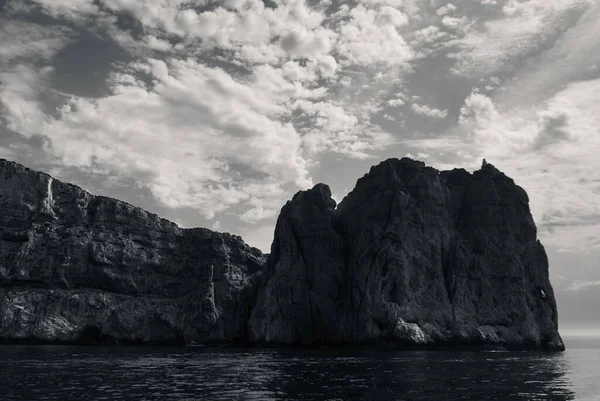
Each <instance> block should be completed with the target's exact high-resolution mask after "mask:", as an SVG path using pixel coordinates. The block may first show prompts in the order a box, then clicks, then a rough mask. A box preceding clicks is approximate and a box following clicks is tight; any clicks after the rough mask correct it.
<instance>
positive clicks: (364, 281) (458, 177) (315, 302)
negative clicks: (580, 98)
mask: <svg viewBox="0 0 600 401" xmlns="http://www.w3.org/2000/svg"><path fill="white" fill-rule="evenodd" d="M335 206H336V204H335V201H333V200H332V199H331V194H330V191H329V188H328V187H327V186H325V185H323V184H319V185H317V186H315V187H314V188H313V189H311V190H309V191H304V192H299V193H298V194H296V195H295V196H294V198H293V199H292V200H291V201H290V202H288V204H287V205H285V206H284V207H283V209H282V211H281V215H280V217H279V220H278V221H277V226H276V230H275V239H274V242H273V245H272V249H271V252H272V255H271V259H270V261H269V263H268V267H267V270H266V273H265V275H264V281H263V284H262V288H261V290H259V293H260V295H259V298H258V303H257V305H256V306H255V307H254V309H253V312H252V317H251V318H250V322H249V336H250V339H251V341H253V342H264V343H281V344H319V343H334V344H368V343H390V344H394V343H396V344H403V345H419V346H433V345H438V346H439V345H458V346H467V345H476V346H501V347H509V348H534V349H563V348H564V346H563V344H562V340H561V338H560V336H559V334H558V331H557V310H556V302H555V299H554V293H553V291H552V286H551V285H550V282H549V279H548V260H547V258H546V254H545V251H544V248H543V246H542V245H541V244H540V242H539V241H538V240H537V238H536V227H535V224H534V222H533V219H532V217H531V213H530V211H529V205H528V198H527V194H526V193H525V191H524V190H523V189H522V188H520V187H519V186H517V185H515V183H514V182H513V180H512V179H510V178H508V177H507V176H505V175H504V174H503V173H501V172H500V171H498V170H497V169H496V168H494V167H493V166H492V165H491V164H485V165H484V166H483V167H482V169H481V170H479V171H476V172H475V173H474V174H470V173H468V172H467V171H465V170H462V169H460V170H458V169H455V170H452V171H442V172H439V171H437V170H435V169H433V168H430V167H426V166H425V165H424V164H423V163H421V162H417V161H413V160H410V159H402V160H397V159H390V160H387V161H385V162H382V163H381V164H379V165H378V166H375V167H373V168H371V171H370V172H369V173H368V174H366V175H365V176H364V177H363V178H361V179H359V180H358V182H357V185H356V188H355V189H354V190H353V191H352V192H351V193H350V194H349V195H348V196H346V197H345V198H344V199H343V200H342V201H341V203H340V204H339V206H338V207H337V208H335Z"/></svg>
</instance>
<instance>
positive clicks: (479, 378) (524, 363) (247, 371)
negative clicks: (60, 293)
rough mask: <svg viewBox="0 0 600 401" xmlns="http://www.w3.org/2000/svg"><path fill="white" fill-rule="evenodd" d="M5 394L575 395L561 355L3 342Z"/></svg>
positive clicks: (0, 372) (1, 385) (380, 399)
mask: <svg viewBox="0 0 600 401" xmlns="http://www.w3.org/2000/svg"><path fill="white" fill-rule="evenodd" d="M0 359H2V360H3V362H4V363H2V364H1V365H0V376H1V377H2V378H3V380H2V381H1V382H0V393H1V394H3V396H2V399H3V400H17V399H28V400H71V399H72V400H79V399H98V400H99V399H107V400H119V399H121V400H123V399H136V400H170V399H186V400H194V399H210V400H237V399H240V400H284V399H285V400H296V399H297V400H300V399H302V400H377V401H384V400H411V401H412V400H449V399H452V400H528V401H530V400H557V401H558V400H561V401H562V400H574V399H576V396H575V393H574V391H573V389H572V384H571V381H570V380H569V375H571V374H573V372H572V367H571V366H570V360H569V356H568V354H564V353H560V354H553V353H548V354H541V353H540V354H538V353H514V352H479V353H476V352H427V351H421V352H417V351H414V352H413V351H411V352H396V351H383V350H357V349H353V350H299V349H296V350H274V349H252V350H242V349H223V348H218V349H204V348H145V347H143V348H107V347H88V348H84V347H60V346H40V347H14V346H13V347H6V346H2V347H0Z"/></svg>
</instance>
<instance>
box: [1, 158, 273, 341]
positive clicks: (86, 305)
mask: <svg viewBox="0 0 600 401" xmlns="http://www.w3.org/2000/svg"><path fill="white" fill-rule="evenodd" d="M265 259H266V258H265V256H263V255H262V253H261V252H260V251H259V250H258V249H255V248H250V247H249V246H248V245H246V244H244V242H243V241H242V239H241V238H239V237H237V236H232V235H229V234H221V233H216V232H212V231H210V230H207V229H189V230H185V229H181V228H178V227H177V226H176V225H175V224H173V223H171V222H169V221H166V220H163V219H160V218H159V217H157V216H156V215H153V214H150V213H147V212H145V211H144V210H142V209H139V208H136V207H133V206H131V205H129V204H127V203H125V202H121V201H118V200H115V199H110V198H105V197H99V196H92V195H90V194H89V193H87V192H85V191H83V190H82V189H81V188H79V187H76V186H74V185H69V184H65V183H62V182H60V181H57V180H53V179H52V178H51V177H50V176H48V175H46V174H43V173H39V172H35V171H32V170H29V169H27V168H25V167H23V166H21V165H18V164H16V163H11V162H8V161H6V160H0V340H3V341H32V342H38V341H39V342H83V343H183V342H187V343H189V342H208V341H239V340H243V339H244V338H245V337H246V321H247V320H248V317H249V314H250V310H251V308H252V305H253V304H254V302H255V301H254V299H255V296H256V295H255V293H254V287H255V286H253V285H252V282H253V274H254V273H259V272H260V270H261V269H262V267H263V265H264V263H265ZM254 275H256V274H254Z"/></svg>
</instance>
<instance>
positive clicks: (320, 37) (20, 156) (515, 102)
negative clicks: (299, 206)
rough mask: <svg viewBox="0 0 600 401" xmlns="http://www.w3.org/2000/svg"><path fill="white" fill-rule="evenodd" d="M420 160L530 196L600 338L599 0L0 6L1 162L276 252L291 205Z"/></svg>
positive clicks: (564, 316)
mask: <svg viewBox="0 0 600 401" xmlns="http://www.w3.org/2000/svg"><path fill="white" fill-rule="evenodd" d="M404 156H408V157H413V158H416V159H419V160H422V161H424V162H426V163H427V164H428V165H431V166H433V167H436V168H438V169H450V168H454V167H464V168H466V169H468V170H476V169H478V167H479V166H480V165H481V160H482V158H486V159H487V161H488V162H490V163H492V164H494V165H495V166H496V167H497V168H499V169H500V170H502V171H503V172H505V173H506V174H507V175H509V176H510V177H512V178H513V179H514V180H515V181H516V182H517V184H519V185H521V186H522V187H523V188H525V189H526V191H527V192H528V194H529V197H530V201H531V203H530V205H531V209H532V213H533V215H534V219H535V221H536V224H537V226H538V236H539V237H540V239H541V241H542V243H543V244H544V245H545V247H546V250H547V252H548V256H549V259H550V275H551V280H552V283H553V286H554V288H555V291H556V293H557V299H558V303H559V317H560V325H561V332H563V333H565V332H567V333H569V332H578V330H579V332H580V333H581V332H582V330H585V331H586V332H589V331H590V330H591V331H594V330H595V331H596V332H597V333H600V174H598V171H600V2H598V1H597V0H456V1H452V2H448V1H445V0H363V1H339V0H323V1H316V0H308V1H301V0H278V1H275V0H221V1H213V0H197V1H190V0H154V1H151V2H150V1H145V0H27V1H25V0H0V157H3V158H6V159H10V160H14V161H17V162H19V163H22V164H24V165H27V166H28V167H31V168H34V169H38V170H42V171H45V172H47V173H50V174H51V175H53V176H54V177H56V178H58V179H61V180H63V181H67V182H72V183H75V184H77V185H79V186H81V187H83V188H84V189H86V190H88V191H90V192H92V193H94V194H99V195H105V196H111V197H115V198H119V199H122V200H125V201H127V202H129V203H132V204H134V205H137V206H140V207H143V208H145V209H147V210H149V211H151V212H154V213H157V214H159V215H161V216H163V217H165V218H168V219H170V220H172V221H175V222H176V223H178V224H179V225H180V226H182V227H195V226H203V227H209V228H212V229H215V230H218V231H226V232H230V233H234V234H238V235H241V236H242V237H243V238H244V240H245V241H246V242H247V243H249V244H250V245H253V246H256V247H258V248H261V249H262V250H263V251H265V252H268V251H269V248H270V243H271V240H272V236H273V230H274V224H275V220H276V218H277V215H278V213H279V210H280V208H281V207H282V205H283V204H284V203H285V201H286V200H287V199H290V198H291V197H292V195H293V194H294V193H295V192H297V191H299V190H302V189H307V188H310V187H312V186H313V185H314V184H316V183H318V182H325V183H326V184H328V185H329V186H330V187H331V189H332V192H333V197H334V198H335V199H336V200H337V201H340V200H341V199H342V198H343V196H344V195H345V194H346V193H348V192H349V191H350V190H351V189H352V188H353V187H354V184H355V182H356V180H357V179H358V178H359V177H361V176H362V175H364V174H365V173H366V172H367V171H368V169H369V168H370V166H371V165H374V164H377V163H379V162H380V161H381V160H384V159H386V158H389V157H398V158H401V157H404Z"/></svg>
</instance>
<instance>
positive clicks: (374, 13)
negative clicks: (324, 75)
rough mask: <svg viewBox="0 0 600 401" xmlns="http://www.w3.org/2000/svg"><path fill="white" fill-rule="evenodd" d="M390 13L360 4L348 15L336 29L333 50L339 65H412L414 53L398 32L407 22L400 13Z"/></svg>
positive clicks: (387, 8)
mask: <svg viewBox="0 0 600 401" xmlns="http://www.w3.org/2000/svg"><path fill="white" fill-rule="evenodd" d="M391 10H392V9H391V8H390V7H383V8H380V9H378V10H377V9H369V8H366V7H364V6H363V5H360V4H359V5H358V6H356V7H355V8H353V9H351V10H349V11H348V12H347V16H348V17H349V20H348V21H347V22H345V23H343V24H342V25H341V27H340V29H339V31H340V34H339V39H338V42H337V45H336V48H335V51H336V54H337V55H338V56H339V57H340V58H341V59H342V61H341V62H342V63H345V64H358V65H370V64H374V63H384V64H395V65H404V64H407V63H408V62H410V61H411V59H412V58H413V57H414V52H413V50H412V49H411V48H410V46H409V45H408V43H407V42H406V40H405V39H404V37H403V36H402V35H401V34H400V33H399V31H398V29H399V28H401V27H402V26H403V25H404V24H406V22H407V21H408V19H407V17H405V16H402V15H403V14H402V13H400V11H397V10H396V11H393V12H392V11H391Z"/></svg>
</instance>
